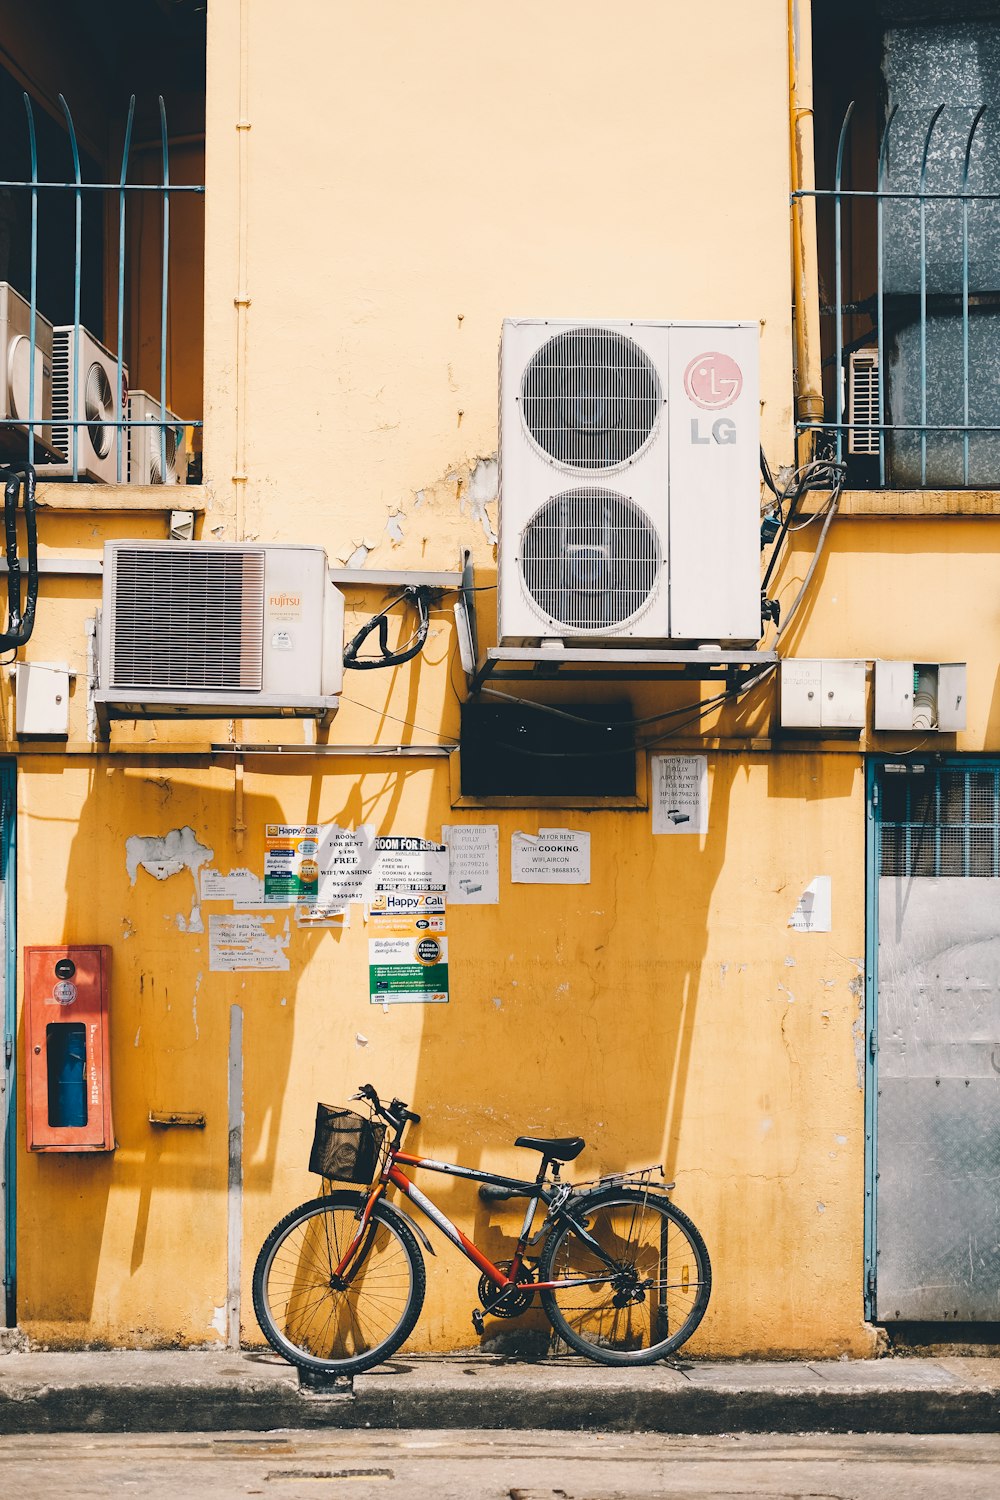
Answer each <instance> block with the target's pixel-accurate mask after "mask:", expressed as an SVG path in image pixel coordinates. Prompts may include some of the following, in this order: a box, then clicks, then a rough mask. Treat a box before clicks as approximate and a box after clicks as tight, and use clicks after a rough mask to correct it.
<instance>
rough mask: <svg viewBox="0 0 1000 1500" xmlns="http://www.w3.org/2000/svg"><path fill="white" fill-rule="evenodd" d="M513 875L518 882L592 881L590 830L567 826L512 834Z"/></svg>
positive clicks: (568, 882)
mask: <svg viewBox="0 0 1000 1500" xmlns="http://www.w3.org/2000/svg"><path fill="white" fill-rule="evenodd" d="M510 878H511V880H512V881H513V882H514V884H515V885H518V884H520V885H589V884H590V834H589V833H579V832H574V831H573V830H571V829H568V828H540V829H539V831H538V832H537V833H514V834H511V840H510Z"/></svg>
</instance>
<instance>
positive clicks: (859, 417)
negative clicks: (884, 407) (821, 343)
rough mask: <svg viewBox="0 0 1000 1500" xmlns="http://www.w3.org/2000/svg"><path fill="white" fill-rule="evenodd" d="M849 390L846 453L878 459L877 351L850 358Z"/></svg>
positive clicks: (863, 350)
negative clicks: (849, 427)
mask: <svg viewBox="0 0 1000 1500" xmlns="http://www.w3.org/2000/svg"><path fill="white" fill-rule="evenodd" d="M850 378H851V390H850V400H849V411H848V418H847V420H848V421H849V422H850V424H851V430H850V432H849V434H848V439H847V451H848V453H857V454H862V455H864V454H874V456H875V457H876V458H877V457H878V438H879V428H880V426H881V422H882V417H881V413H880V411H879V404H878V351H877V350H874V349H859V350H856V351H855V352H854V353H853V354H852V355H851V364H850Z"/></svg>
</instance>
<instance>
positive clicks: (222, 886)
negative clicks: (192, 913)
mask: <svg viewBox="0 0 1000 1500" xmlns="http://www.w3.org/2000/svg"><path fill="white" fill-rule="evenodd" d="M201 899H202V900H203V901H236V902H244V901H245V902H247V903H248V904H250V905H257V904H258V903H259V902H260V901H262V899H263V890H262V888H261V883H260V876H259V875H255V874H254V873H253V871H252V870H230V872H229V874H228V875H223V874H222V872H221V870H202V872H201Z"/></svg>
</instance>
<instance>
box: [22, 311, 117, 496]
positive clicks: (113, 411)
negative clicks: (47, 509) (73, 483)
mask: <svg viewBox="0 0 1000 1500" xmlns="http://www.w3.org/2000/svg"><path fill="white" fill-rule="evenodd" d="M75 332H76V330H75V329H74V326H73V324H72V323H70V324H67V325H65V326H62V327H58V328H55V329H54V330H53V334H52V420H53V423H54V426H53V428H52V445H53V447H54V448H58V449H59V451H60V452H61V453H65V455H66V460H65V462H63V463H59V464H46V465H45V466H44V467H42V466H39V467H40V476H39V477H40V478H44V479H53V478H54V479H62V478H66V477H67V476H68V477H70V478H72V475H73V432H74V429H73V427H72V426H70V425H66V426H60V425H59V424H60V423H66V424H69V423H72V422H74V421H75V422H83V423H86V424H87V425H86V426H82V427H77V428H76V429H75V430H76V432H77V434H78V436H77V440H76V442H77V447H76V459H77V470H76V472H77V478H79V479H89V480H93V481H95V482H97V483H100V484H118V483H121V484H124V483H125V453H124V450H123V451H122V467H121V479H120V480H119V478H118V445H119V443H120V442H121V428H120V427H119V426H118V425H117V424H118V423H119V422H120V421H121V419H122V409H123V406H124V399H122V398H124V395H125V391H124V390H123V391H122V392H121V393H120V398H119V399H116V396H115V385H116V383H117V380H118V366H117V360H116V357H115V355H113V354H112V353H111V352H110V350H108V349H105V347H104V345H103V344H100V343H98V341H97V339H95V338H94V335H93V334H92V333H88V331H87V329H86V328H81V329H80V330H79V333H80V357H79V361H78V362H77V361H76V359H75V358H74V349H75V344H76V338H75ZM122 385H123V387H125V388H126V389H127V386H128V370H127V369H123V370H122ZM74 388H75V390H76V411H75V415H74V407H73V391H74Z"/></svg>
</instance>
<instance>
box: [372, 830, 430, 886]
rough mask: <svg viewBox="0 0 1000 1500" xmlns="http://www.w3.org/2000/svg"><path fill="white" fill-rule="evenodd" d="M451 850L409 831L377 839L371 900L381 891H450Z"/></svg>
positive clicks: (373, 862)
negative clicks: (413, 834) (449, 857)
mask: <svg viewBox="0 0 1000 1500" xmlns="http://www.w3.org/2000/svg"><path fill="white" fill-rule="evenodd" d="M447 888H448V849H447V846H446V845H445V844H434V843H431V842H430V840H429V839H420V838H416V837H415V836H408V835H405V834H392V835H389V836H385V837H382V838H377V839H376V840H375V845H374V857H373V861H372V869H371V876H370V880H369V890H370V899H371V898H374V895H375V893H376V892H377V891H392V890H400V891H403V890H405V891H442V892H443V891H446V890H447Z"/></svg>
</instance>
